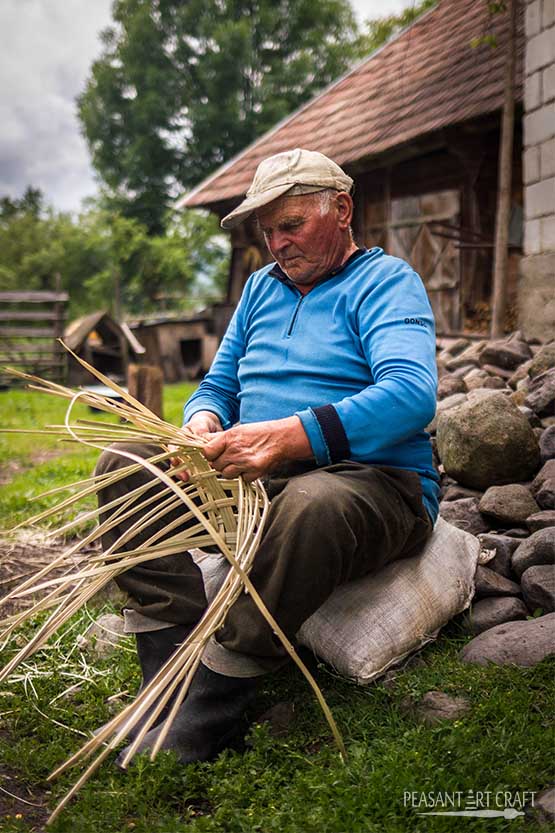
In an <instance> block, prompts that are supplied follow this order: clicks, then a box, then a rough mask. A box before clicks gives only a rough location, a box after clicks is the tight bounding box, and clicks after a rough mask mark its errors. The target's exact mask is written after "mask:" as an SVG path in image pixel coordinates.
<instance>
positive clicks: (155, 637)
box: [93, 625, 193, 741]
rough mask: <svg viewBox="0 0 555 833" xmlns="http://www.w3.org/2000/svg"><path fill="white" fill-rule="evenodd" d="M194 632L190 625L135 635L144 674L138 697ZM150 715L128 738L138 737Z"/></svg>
mask: <svg viewBox="0 0 555 833" xmlns="http://www.w3.org/2000/svg"><path fill="white" fill-rule="evenodd" d="M192 630H193V628H192V627H191V626H190V625H174V626H172V627H171V628H163V629H162V630H159V631H143V632H141V633H136V634H135V642H136V646H137V656H138V658H139V665H140V667H141V674H142V681H141V685H140V686H139V690H138V691H137V695H136V696H137V697H138V696H139V694H140V693H141V691H143V689H144V688H145V687H146V686H147V685H148V684H149V682H150V681H151V680H152V678H153V677H155V676H156V674H157V673H158V671H159V670H160V669H161V668H162V666H163V665H164V664H165V663H166V661H167V660H168V659H169V658H170V657H171V655H172V654H173V652H174V651H175V650H176V648H177V646H178V645H181V643H182V642H184V641H185V640H186V639H187V637H188V636H189V634H190V633H191V631H192ZM172 702H173V701H172V700H170V702H169V703H168V705H167V706H166V707H165V709H163V710H162V712H161V713H160V715H159V716H158V718H157V720H156V722H155V724H154V726H158V724H159V723H160V722H161V721H162V720H164V719H165V717H166V715H167V714H168V711H169V709H170V707H171V704H172ZM149 713H150V712H147V714H146V715H145V717H144V718H143V720H141V721H139V723H137V725H136V726H134V727H133V728H132V729H131V731H130V732H129V733H128V735H127V738H128V739H129V740H131V741H132V740H134V739H135V738H136V737H137V735H138V733H139V731H140V729H141V727H142V726H143V725H144V722H145V720H146V718H147V716H148V714H149ZM105 725H106V724H104V726H105ZM104 726H102V727H101V728H100V729H96V730H95V732H94V733H93V734H95V735H97V734H98V733H99V732H101V731H102V729H103V728H104Z"/></svg>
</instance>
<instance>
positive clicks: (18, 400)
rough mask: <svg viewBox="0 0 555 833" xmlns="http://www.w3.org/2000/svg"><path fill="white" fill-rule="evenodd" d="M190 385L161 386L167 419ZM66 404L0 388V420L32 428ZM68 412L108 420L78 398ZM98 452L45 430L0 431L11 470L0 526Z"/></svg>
mask: <svg viewBox="0 0 555 833" xmlns="http://www.w3.org/2000/svg"><path fill="white" fill-rule="evenodd" d="M194 389H195V385H192V384H187V383H181V384H176V385H167V386H166V388H165V390H164V418H165V419H166V420H167V421H168V422H172V423H174V424H175V425H179V424H180V423H181V414H182V410H183V403H184V402H185V400H186V399H187V398H188V397H189V396H190V395H191V393H192V392H193V390H194ZM67 404H68V403H67V402H66V401H64V400H58V399H57V398H56V397H53V396H48V395H42V394H37V393H33V392H29V391H26V390H13V391H0V426H2V427H3V428H24V429H29V430H34V429H36V428H43V427H45V426H46V425H60V424H63V421H64V416H65V413H66V408H67ZM72 414H73V417H74V418H75V419H79V418H84V419H98V420H102V421H109V420H111V419H112V420H113V417H110V416H109V415H107V414H93V413H91V411H90V410H89V409H88V408H87V407H85V406H83V405H79V404H78V405H77V406H76V407H75V409H74V411H73V412H72ZM98 454H99V452H98V451H96V450H95V449H93V448H86V447H85V446H82V445H77V444H75V443H68V442H63V441H60V440H59V439H58V438H56V437H49V436H46V435H44V434H42V435H38V434H19V435H18V434H2V433H0V471H2V472H3V473H5V475H4V476H6V475H8V476H9V475H10V474H12V475H13V476H12V477H11V479H10V480H9V482H8V483H7V484H6V485H4V486H0V518H1V520H0V527H1V528H4V529H7V528H10V527H12V526H15V524H16V523H19V522H20V521H21V520H24V519H25V517H29V516H30V515H31V514H35V513H36V512H39V511H41V510H42V509H45V508H46V507H47V506H49V505H52V504H53V503H54V502H55V498H46V499H44V500H42V499H41V500H36V496H37V495H40V494H41V493H42V492H45V491H47V490H49V489H53V488H55V487H57V486H63V485H66V484H69V483H72V482H75V481H77V480H80V479H83V478H86V477H88V476H89V475H90V474H91V472H92V471H93V469H94V465H95V462H96V459H97V457H98ZM30 501H32V502H30Z"/></svg>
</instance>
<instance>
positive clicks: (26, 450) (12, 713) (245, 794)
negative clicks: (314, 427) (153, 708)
mask: <svg viewBox="0 0 555 833" xmlns="http://www.w3.org/2000/svg"><path fill="white" fill-rule="evenodd" d="M186 395H187V393H186V392H185V390H184V386H173V387H171V388H168V389H167V391H166V402H165V416H166V418H167V419H170V420H172V421H175V422H178V421H179V418H180V408H181V403H182V401H183V399H184V398H185V396H186ZM0 396H2V397H5V399H4V400H2V399H0V408H1V410H2V421H3V422H4V424H5V422H6V414H10V418H12V419H18V421H19V424H22V415H24V418H23V421H26V422H29V421H31V422H32V423H33V422H35V421H36V422H37V423H38V422H39V421H40V423H41V424H42V423H43V422H44V420H45V413H46V407H39V406H35V403H32V402H30V401H29V399H30V398H31V396H30V395H29V394H25V393H23V392H16V393H14V394H0ZM44 399H45V398H41V403H43V402H44ZM51 404H52V405H56V406H57V407H58V408H60V410H61V411H62V412H63V403H62V404H61V405H60V404H59V403H57V402H52V401H51V400H49V404H48V408H50V405H51ZM46 419H47V420H52V421H59V419H60V413H59V412H58V413H56V412H55V408H53V409H52V410H51V411H50V410H48V416H47V417H46ZM12 440H13V438H12V439H11V440H10V441H9V443H8V444H4V443H5V438H3V437H1V436H0V442H2V446H1V449H2V451H1V453H2V458H3V459H4V460H6V461H11V460H13V459H14V458H15V457H16V455H17V460H18V463H19V464H20V465H21V466H22V467H23V469H22V470H21V471H20V472H19V473H18V474H17V475H16V477H15V478H14V480H13V481H12V483H11V484H8V485H7V486H4V487H3V489H2V490H0V506H1V508H2V513H3V517H4V516H5V514H7V516H8V517H9V518H12V519H13V518H19V517H20V516H21V514H22V513H23V511H25V504H26V498H25V497H24V496H25V495H27V494H36V492H37V490H38V489H39V488H44V487H45V484H48V487H52V486H54V485H59V484H60V483H63V482H67V479H68V478H69V479H75V478H76V477H79V476H86V474H87V473H88V471H89V470H90V467H92V465H94V453H92V456H91V458H90V459H89V458H88V455H89V451H85V453H83V451H82V450H80V449H73V448H69V449H65V448H64V449H63V456H59V457H57V458H56V459H51V460H48V461H46V462H44V463H40V464H39V465H37V466H34V465H33V460H34V458H35V456H36V453H37V451H36V449H37V448H39V446H40V449H41V451H42V449H43V448H44V447H45V446H44V444H43V442H42V438H41V440H40V443H39V442H36V443H35V442H34V443H33V444H32V445H30V446H27V447H26V446H25V444H21V445H19V441H18V442H16V443H15V444H14V451H13V456H10V455H11V454H12V452H11V450H10V449H11V444H12ZM85 458H86V459H85ZM87 467H88V468H87ZM18 493H19V495H20V498H18V497H17V496H18ZM21 495H23V497H21ZM26 512H27V514H28V513H29V508H28V507H27V509H26ZM111 609H112V608H111V607H110V606H109V604H108V603H104V605H102V603H101V602H99V604H98V606H97V607H96V608H91V610H89V611H83V612H81V613H80V614H78V615H77V616H76V617H74V619H73V620H72V621H71V622H70V623H69V624H68V625H67V626H66V628H65V629H64V633H63V634H62V635H61V636H60V638H58V639H56V640H55V642H54V644H53V645H51V646H50V647H49V648H47V649H45V650H43V651H42V652H40V653H39V654H37V655H36V656H35V657H33V658H32V659H31V660H30V661H29V663H28V664H27V666H26V667H25V668H23V669H21V670H20V671H19V672H18V673H16V674H15V675H14V678H13V680H11V681H10V685H9V686H8V685H4V686H3V688H2V690H1V691H0V715H1V721H2V722H1V728H0V830H1V831H3V833H31V832H33V833H36V831H40V830H43V829H44V827H43V820H44V818H45V816H46V815H47V813H46V812H45V811H44V810H41V809H39V808H36V807H33V806H32V805H31V804H24V803H18V802H14V801H13V800H12V799H10V798H9V796H7V795H6V793H5V790H7V791H8V792H12V793H14V794H16V795H18V796H20V797H22V798H25V799H26V800H27V801H29V802H32V803H37V804H46V805H47V807H48V809H49V810H52V809H53V808H54V806H55V804H56V803H57V801H58V800H59V799H60V798H61V797H62V795H63V794H64V793H65V792H66V791H67V789H68V788H69V787H70V785H71V784H72V783H73V781H74V779H75V775H76V773H74V772H69V773H66V774H65V775H64V776H63V777H62V778H60V779H59V780H58V781H56V782H52V783H50V782H47V781H46V777H47V775H48V773H49V772H50V771H51V770H52V769H53V768H54V767H55V766H56V765H58V764H59V763H60V762H62V761H63V760H65V758H66V757H67V756H68V755H69V754H70V753H71V752H73V751H75V749H76V748H77V747H78V746H79V745H80V744H81V743H82V741H83V740H84V738H82V737H81V736H80V735H79V734H78V733H80V732H89V731H91V730H93V729H94V728H95V727H97V726H99V725H101V724H102V723H103V722H104V721H105V720H106V719H107V718H108V717H109V716H110V715H111V714H112V713H113V712H112V710H113V709H117V708H120V707H121V705H123V704H124V703H126V702H128V698H129V697H130V696H131V695H132V694H133V692H134V691H135V690H136V688H137V686H138V682H139V675H138V669H137V665H136V661H135V655H134V650H133V642H132V640H131V638H126V639H125V641H124V643H123V644H122V646H121V647H120V648H118V649H117V652H116V654H115V655H113V656H112V657H109V658H107V659H99V658H97V657H95V656H93V655H91V654H90V653H88V652H87V651H82V650H80V649H79V648H78V647H77V641H76V640H77V636H78V634H82V633H83V632H84V631H85V630H86V628H87V627H88V624H89V622H90V619H91V618H95V617H96V616H97V615H98V613H99V612H101V611H105V610H111ZM467 639H468V637H467V636H466V635H465V634H464V632H463V630H462V628H461V626H460V625H459V624H458V623H457V622H454V623H451V624H450V625H449V626H448V628H446V629H445V631H444V633H443V635H442V637H441V638H440V640H439V641H438V642H437V643H435V644H434V645H431V646H428V647H427V648H426V649H425V650H424V651H423V652H422V653H421V654H420V655H419V661H417V662H413V663H412V664H409V665H408V666H407V667H406V668H405V669H404V670H402V671H400V672H399V673H398V674H397V675H396V677H395V679H394V681H393V682H391V681H390V682H389V683H388V684H383V683H378V684H375V685H372V686H370V687H368V688H359V687H356V686H354V685H352V684H350V683H348V682H346V681H344V680H341V679H338V678H337V677H336V676H334V675H332V674H331V673H329V672H328V671H327V670H326V669H324V668H322V667H320V668H319V669H318V670H317V681H318V683H319V685H320V686H321V687H322V689H323V692H324V695H325V697H326V699H327V701H328V703H329V705H330V706H331V707H332V710H333V712H334V716H335V717H336V720H337V721H338V723H339V727H340V729H341V731H342V732H343V734H344V737H345V741H346V744H347V750H348V760H347V763H346V764H345V765H343V764H341V762H340V761H339V759H338V755H337V752H336V750H335V747H334V745H333V743H332V740H331V737H330V736H329V732H328V729H327V726H326V723H325V720H324V718H323V715H322V714H321V712H320V709H319V707H318V705H317V703H316V702H315V700H314V698H313V696H312V694H311V693H310V692H309V690H308V688H307V686H306V683H305V682H304V680H303V679H302V678H301V675H300V673H298V672H297V671H296V670H295V669H293V668H290V669H287V670H285V671H284V672H282V673H281V674H278V675H275V676H271V677H267V678H265V679H264V682H263V688H262V690H261V693H260V696H259V698H258V701H257V713H258V714H261V713H262V712H263V711H264V710H265V709H266V708H268V707H270V706H271V705H273V704H274V703H276V702H278V701H282V702H283V701H285V702H289V703H292V704H293V705H294V707H295V709H294V717H293V720H292V723H291V725H290V726H289V728H288V731H287V733H286V735H285V736H284V737H280V738H276V737H273V736H272V735H271V733H270V730H269V728H268V726H267V725H260V724H255V726H254V728H253V729H252V731H251V734H250V737H249V745H248V747H247V750H246V752H245V753H244V754H239V753H237V752H226V753H225V754H223V755H222V756H220V757H219V758H218V759H217V760H216V761H215V762H213V763H211V764H199V765H196V766H191V767H187V768H182V767H179V766H177V765H175V762H174V760H173V758H172V756H171V754H168V753H164V754H161V755H160V756H159V758H158V759H157V760H156V761H155V762H154V763H153V764H151V763H150V762H148V760H144V759H143V758H140V759H138V760H137V762H136V763H135V764H134V765H132V766H131V767H130V769H129V771H128V772H127V773H122V772H119V771H118V770H116V769H115V768H114V767H111V766H110V765H109V764H106V765H104V766H103V767H102V768H101V770H100V771H99V772H98V774H97V775H96V776H94V777H93V779H92V780H91V781H90V782H89V783H88V784H87V785H86V786H85V787H84V788H83V790H82V791H81V792H80V793H79V795H78V796H77V798H76V800H75V801H74V802H73V803H72V804H71V805H70V806H69V807H68V808H67V809H66V811H65V812H64V814H63V815H62V816H61V817H60V818H59V819H58V820H57V821H56V822H55V823H54V824H53V825H52V827H51V828H49V829H50V830H51V831H52V833H98V831H99V830H102V831H103V833H124V832H125V831H133V833H185V831H186V832H187V833H228V832H229V833H236V832H237V833H243V831H244V833H252V831H260V833H274V831H275V833H278V831H279V833H362V832H363V831H364V833H384V832H385V833H424V832H425V831H426V833H427V831H432V833H435V831H438V833H442V832H443V831H453V830H457V831H459V830H464V831H467V830H468V831H483V830H488V831H489V830H491V831H496V832H497V831H507V832H508V831H511V833H512V831H522V832H523V833H524V831H535V830H538V831H539V830H541V829H544V830H545V829H547V828H541V827H539V826H538V825H537V824H536V823H535V822H530V821H528V820H525V819H524V818H517V819H515V820H506V819H469V818H467V819H453V818H450V819H449V818H447V819H446V818H442V817H433V816H431V817H423V816H419V815H417V811H416V810H415V809H413V808H412V807H411V806H405V804H404V800H403V797H404V793H405V792H413V791H414V792H417V793H430V792H434V793H437V792H438V791H442V792H444V793H445V792H459V791H460V792H462V793H463V794H464V795H465V796H466V795H467V794H468V792H469V791H470V790H472V791H474V792H476V791H478V790H479V791H482V792H485V791H491V792H492V793H493V794H495V793H496V792H511V793H513V794H514V793H516V792H517V791H523V790H527V791H539V790H541V789H542V788H544V787H546V786H548V785H550V784H552V783H553V782H554V780H555V779H554V777H553V748H554V737H553V730H552V725H551V718H552V715H553V713H554V709H555V687H554V686H553V679H554V676H555V675H554V673H553V672H554V669H555V664H554V662H553V660H546V661H544V662H543V663H541V664H540V665H538V666H536V667H535V668H531V669H518V668H505V667H493V666H491V667H489V668H481V667H477V666H476V667H475V666H466V665H463V664H462V663H461V662H460V661H459V659H458V653H459V650H460V648H461V646H462V645H463V644H464V643H465V642H466V641H467ZM11 650H12V649H6V651H5V656H4V658H5V659H7V658H8V656H9V655H11ZM430 689H439V690H441V691H444V692H446V693H448V694H452V695H463V696H465V697H467V698H468V699H469V700H470V703H471V710H470V713H469V714H468V715H467V716H466V717H464V718H462V719H460V720H457V721H454V722H446V723H443V724H442V725H440V726H438V727H435V728H427V727H425V726H423V725H422V724H421V723H419V722H418V721H417V720H416V719H415V717H414V715H413V714H412V713H411V712H410V711H407V709H406V708H405V703H406V700H407V698H411V699H412V700H413V701H418V700H419V699H420V697H421V696H422V695H423V694H424V693H425V692H426V691H428V690H430ZM114 695H116V699H113V697H114ZM60 724H61V725H60ZM64 727H65V728H64ZM76 733H77V734H76ZM422 809H425V808H422Z"/></svg>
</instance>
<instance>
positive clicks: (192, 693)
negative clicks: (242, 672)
mask: <svg viewBox="0 0 555 833" xmlns="http://www.w3.org/2000/svg"><path fill="white" fill-rule="evenodd" d="M256 687H257V678H256V677H246V678H242V677H241V678H239V677H226V676H224V675H223V674H216V673H215V672H214V671H210V669H209V668H207V667H206V666H205V665H203V664H202V663H201V664H200V665H199V667H198V669H197V671H196V674H195V676H194V678H193V681H192V683H191V686H190V688H189V691H188V693H187V696H186V698H185V700H184V702H183V703H182V705H181V707H180V709H179V711H178V713H177V715H176V717H175V720H174V721H173V723H172V725H171V728H170V730H169V732H168V734H167V735H166V737H165V739H164V743H163V744H162V749H171V750H173V751H174V752H176V754H177V756H178V758H179V760H180V762H181V763H182V764H191V763H194V762H195V761H209V760H211V759H212V758H215V757H216V755H218V753H219V752H221V751H222V750H223V749H226V748H228V747H230V746H233V745H235V744H237V742H238V741H240V740H242V739H243V737H244V735H245V732H246V730H247V727H248V722H247V720H246V717H245V712H246V710H247V708H248V706H249V704H250V703H251V702H252V700H253V699H254V695H255V692H256ZM158 732H159V729H151V730H150V731H149V732H148V733H147V734H146V735H145V737H144V739H143V741H142V743H141V744H140V746H139V749H138V750H137V751H138V752H145V751H147V750H149V749H151V748H152V747H153V745H154V743H155V741H156V739H157V737H158ZM126 752H127V749H124V750H123V751H122V752H120V754H119V755H118V757H117V759H116V764H117V765H118V766H120V765H121V762H122V760H123V758H124V756H125V754H126Z"/></svg>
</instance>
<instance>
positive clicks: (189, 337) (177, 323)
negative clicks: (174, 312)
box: [132, 310, 223, 382]
mask: <svg viewBox="0 0 555 833" xmlns="http://www.w3.org/2000/svg"><path fill="white" fill-rule="evenodd" d="M132 329H133V333H134V334H135V335H136V336H137V338H138V340H139V341H140V342H141V344H142V345H144V347H145V350H146V355H145V360H146V361H147V362H148V363H149V364H151V365H156V366H157V367H159V368H160V369H161V370H162V372H163V374H164V381H165V382H178V381H181V380H183V379H187V380H192V379H198V378H199V377H200V376H202V375H203V374H204V373H205V372H206V371H207V370H208V368H209V367H210V365H211V363H212V359H213V358H214V356H215V354H216V350H217V348H218V343H219V338H218V336H217V335H216V333H215V331H214V315H213V313H212V312H211V311H208V310H207V311H206V312H203V313H199V314H197V315H193V316H188V317H183V318H158V319H154V320H144V321H137V322H135V323H133V324H132ZM222 334H223V329H222V332H221V333H220V334H219V335H220V338H221V335H222Z"/></svg>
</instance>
